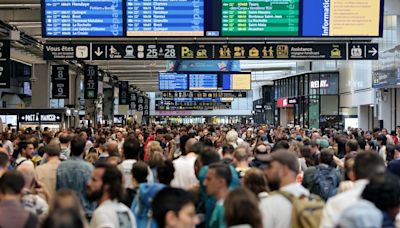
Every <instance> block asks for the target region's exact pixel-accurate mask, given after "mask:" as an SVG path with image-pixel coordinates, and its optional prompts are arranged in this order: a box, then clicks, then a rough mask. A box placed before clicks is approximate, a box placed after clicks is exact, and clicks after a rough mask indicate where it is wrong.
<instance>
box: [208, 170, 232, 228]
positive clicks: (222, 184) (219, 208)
mask: <svg viewBox="0 0 400 228" xmlns="http://www.w3.org/2000/svg"><path fill="white" fill-rule="evenodd" d="M231 181H232V174H231V170H230V168H229V165H226V164H223V163H214V164H211V165H209V166H208V171H207V176H206V179H205V180H204V186H205V187H206V190H207V194H208V195H210V196H213V197H215V198H216V200H217V203H216V205H215V208H214V210H213V212H212V215H211V219H210V221H209V226H208V227H210V228H224V227H226V224H225V220H224V200H225V198H226V197H227V195H228V194H229V185H230V183H231Z"/></svg>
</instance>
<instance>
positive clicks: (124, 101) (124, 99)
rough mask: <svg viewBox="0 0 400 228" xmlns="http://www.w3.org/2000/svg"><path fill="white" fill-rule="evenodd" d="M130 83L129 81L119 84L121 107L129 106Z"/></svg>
mask: <svg viewBox="0 0 400 228" xmlns="http://www.w3.org/2000/svg"><path fill="white" fill-rule="evenodd" d="M128 90H129V83H128V82H127V81H121V82H119V91H118V103H119V105H129V94H128Z"/></svg>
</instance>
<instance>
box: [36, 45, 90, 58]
mask: <svg viewBox="0 0 400 228" xmlns="http://www.w3.org/2000/svg"><path fill="white" fill-rule="evenodd" d="M43 59H44V60H89V59H90V43H87V44H68V43H65V44H45V45H44V48H43Z"/></svg>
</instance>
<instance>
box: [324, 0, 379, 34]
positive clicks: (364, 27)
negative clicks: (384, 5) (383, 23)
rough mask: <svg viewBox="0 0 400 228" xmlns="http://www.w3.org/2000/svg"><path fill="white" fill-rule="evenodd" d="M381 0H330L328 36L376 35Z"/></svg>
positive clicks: (377, 32)
mask: <svg viewBox="0 0 400 228" xmlns="http://www.w3.org/2000/svg"><path fill="white" fill-rule="evenodd" d="M380 5H381V0H368V1H349V0H331V9H330V24H329V33H330V34H329V35H330V36H378V35H379V15H380Z"/></svg>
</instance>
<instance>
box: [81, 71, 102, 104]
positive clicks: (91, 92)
mask: <svg viewBox="0 0 400 228" xmlns="http://www.w3.org/2000/svg"><path fill="white" fill-rule="evenodd" d="M98 78H99V75H98V69H97V66H93V65H87V66H85V71H84V80H83V89H84V92H85V94H84V98H85V99H97V90H98V87H99V80H98Z"/></svg>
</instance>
